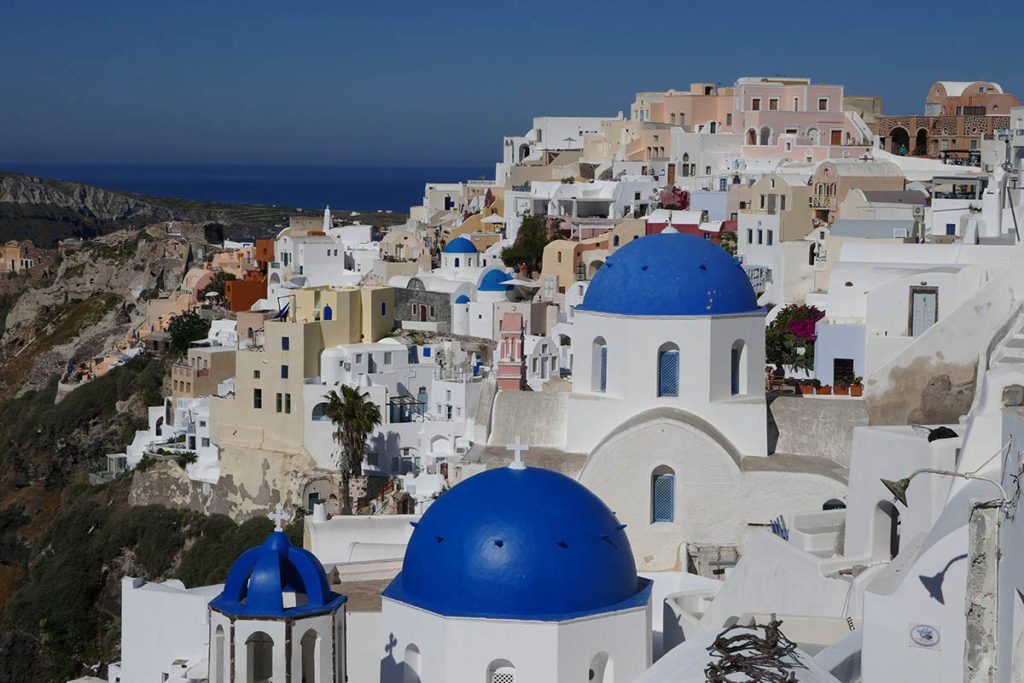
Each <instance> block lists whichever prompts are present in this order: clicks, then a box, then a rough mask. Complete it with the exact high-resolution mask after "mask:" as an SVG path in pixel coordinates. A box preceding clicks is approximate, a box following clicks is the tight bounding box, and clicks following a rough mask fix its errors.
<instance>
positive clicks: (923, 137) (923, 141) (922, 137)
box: [914, 128, 928, 157]
mask: <svg viewBox="0 0 1024 683" xmlns="http://www.w3.org/2000/svg"><path fill="white" fill-rule="evenodd" d="M914 155H915V156H919V157H923V156H927V155H928V131H926V130H925V129H924V128H922V129H920V130H919V131H917V137H916V138H915V139H914Z"/></svg>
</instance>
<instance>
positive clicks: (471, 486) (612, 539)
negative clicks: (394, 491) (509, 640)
mask: <svg viewBox="0 0 1024 683" xmlns="http://www.w3.org/2000/svg"><path fill="white" fill-rule="evenodd" d="M648 594H649V583H648V582H647V581H645V580H643V579H639V578H637V574H636V564H635V563H634V561H633V553H632V551H631V550H630V547H629V540H628V539H627V538H626V533H625V532H624V531H623V527H622V525H620V524H619V523H618V520H616V519H615V515H614V514H613V513H612V512H611V510H609V509H608V507H607V506H606V505H605V504H604V503H603V502H601V500H600V499H599V498H598V497H597V496H595V495H594V494H593V493H591V492H590V491H588V490H587V489H586V488H584V487H583V486H582V485H581V484H579V483H577V482H576V481H574V480H572V479H570V478H568V477H566V476H565V475H563V474H559V473H557V472H553V471H551V470H546V469H541V468H534V467H527V468H525V469H512V468H508V467H504V468H500V469H494V470H488V471H486V472H482V473H480V474H477V475H475V476H473V477H470V478H469V479H467V480H465V481H463V482H462V483H460V484H458V485H457V486H455V487H454V488H452V489H451V490H450V491H448V492H447V493H445V494H444V495H442V496H441V497H440V498H438V500H437V501H436V502H435V503H434V504H433V505H431V506H430V508H428V510H427V512H426V513H425V514H424V515H423V518H422V519H421V520H420V522H419V523H418V524H417V525H416V531H414V532H413V534H412V538H411V539H410V541H409V547H408V549H407V550H406V552H405V561H404V563H403V565H402V572H401V573H400V574H399V575H398V576H397V577H395V579H394V581H392V582H391V584H390V585H389V586H388V588H387V590H385V592H384V596H385V597H388V598H391V599H394V600H397V601H400V602H404V603H406V604H409V605H413V606H415V607H419V608H421V609H425V610H428V611H430V612H434V613H437V614H442V615H445V616H466V617H490V618H503V619H531V620H562V619H566V618H571V617H575V616H581V615H584V614H593V613H599V612H606V611H613V610H616V609H623V608H625V607H630V606H635V605H644V604H646V601H647V599H648V597H649V595H648Z"/></svg>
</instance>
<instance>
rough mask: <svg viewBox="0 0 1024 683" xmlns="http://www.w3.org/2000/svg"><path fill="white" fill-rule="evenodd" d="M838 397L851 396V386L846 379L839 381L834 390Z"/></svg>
mask: <svg viewBox="0 0 1024 683" xmlns="http://www.w3.org/2000/svg"><path fill="white" fill-rule="evenodd" d="M833 393H834V394H835V395H836V396H849V395H850V384H849V382H847V381H846V380H845V379H837V380H836V386H835V389H834V390H833Z"/></svg>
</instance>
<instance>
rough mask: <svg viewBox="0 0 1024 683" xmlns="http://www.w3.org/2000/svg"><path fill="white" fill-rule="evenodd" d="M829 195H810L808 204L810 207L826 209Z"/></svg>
mask: <svg viewBox="0 0 1024 683" xmlns="http://www.w3.org/2000/svg"><path fill="white" fill-rule="evenodd" d="M829 199H830V198H829V197H819V196H817V195H811V198H810V200H809V204H810V206H811V208H812V209H827V208H828V207H829V205H830V204H829Z"/></svg>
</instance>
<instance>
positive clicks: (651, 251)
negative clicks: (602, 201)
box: [579, 233, 758, 315]
mask: <svg viewBox="0 0 1024 683" xmlns="http://www.w3.org/2000/svg"><path fill="white" fill-rule="evenodd" d="M757 308H758V306H757V296H756V295H755V294H754V288H753V287H752V286H751V285H750V279H749V278H748V277H747V274H746V272H745V271H744V270H743V266H741V265H740V264H739V262H738V261H736V259H735V258H733V257H732V256H730V255H729V253H728V252H726V251H725V250H724V249H722V248H721V247H719V246H718V245H717V244H714V243H712V242H711V241H710V240H704V239H701V238H699V237H694V236H692V235H685V234H682V233H659V234H657V235H648V236H647V237H642V238H640V239H638V240H632V241H630V242H629V243H627V244H626V245H625V246H623V247H622V248H621V249H619V250H618V251H616V252H615V253H614V254H612V255H611V256H609V257H608V259H607V260H606V261H605V263H604V265H603V266H601V268H600V269H599V270H598V271H597V274H595V275H594V279H593V281H592V282H591V283H590V287H589V288H588V289H587V293H586V295H585V296H584V297H583V304H582V305H581V306H579V310H583V311H593V312H595V313H617V314H620V315H722V314H730V313H749V312H752V311H756V310H757Z"/></svg>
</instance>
